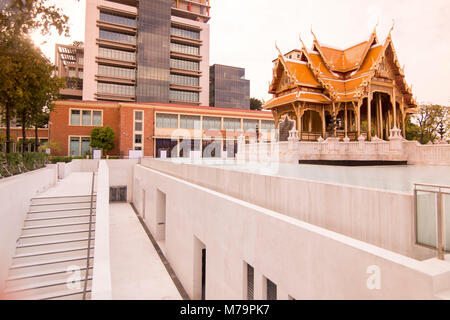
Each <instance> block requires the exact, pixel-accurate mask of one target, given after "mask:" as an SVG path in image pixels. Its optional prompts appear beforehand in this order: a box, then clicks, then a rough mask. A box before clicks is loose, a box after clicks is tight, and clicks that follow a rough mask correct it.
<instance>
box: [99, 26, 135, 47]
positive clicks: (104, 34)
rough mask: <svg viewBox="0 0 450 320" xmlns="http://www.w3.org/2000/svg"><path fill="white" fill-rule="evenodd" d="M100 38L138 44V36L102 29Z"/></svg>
mask: <svg viewBox="0 0 450 320" xmlns="http://www.w3.org/2000/svg"><path fill="white" fill-rule="evenodd" d="M100 39H105V40H111V41H118V42H126V43H131V44H136V36H133V35H130V34H126V33H120V32H112V31H108V30H104V29H100Z"/></svg>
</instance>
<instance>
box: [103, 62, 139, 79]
mask: <svg viewBox="0 0 450 320" xmlns="http://www.w3.org/2000/svg"><path fill="white" fill-rule="evenodd" d="M98 74H99V75H101V76H107V77H115V78H126V79H136V71H135V69H129V68H119V67H111V66H105V65H98Z"/></svg>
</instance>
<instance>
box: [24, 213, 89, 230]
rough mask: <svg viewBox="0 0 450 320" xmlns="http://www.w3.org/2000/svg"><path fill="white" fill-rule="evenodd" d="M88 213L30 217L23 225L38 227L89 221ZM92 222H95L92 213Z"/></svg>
mask: <svg viewBox="0 0 450 320" xmlns="http://www.w3.org/2000/svg"><path fill="white" fill-rule="evenodd" d="M89 220H90V215H89V214H83V215H78V216H76V215H75V216H66V217H65V218H64V217H56V218H32V219H27V220H25V226H24V227H40V226H46V225H57V224H74V223H89ZM92 222H93V223H94V222H95V215H92Z"/></svg>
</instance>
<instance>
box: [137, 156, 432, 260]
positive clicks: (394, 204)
mask: <svg viewBox="0 0 450 320" xmlns="http://www.w3.org/2000/svg"><path fill="white" fill-rule="evenodd" d="M142 164H143V165H145V166H148V167H151V168H154V169H156V170H159V171H162V172H165V173H169V174H171V175H173V176H176V177H179V178H181V179H184V180H187V181H190V182H193V183H196V184H198V185H201V186H204V187H207V188H210V189H212V190H215V191H218V192H221V193H224V194H227V195H230V196H233V197H235V198H238V199H241V200H244V201H247V202H249V203H252V204H255V205H259V206H261V207H264V208H267V209H270V210H274V211H276V212H279V213H281V214H283V215H286V216H289V217H292V218H296V219H298V220H302V221H305V222H308V223H311V224H314V225H317V226H320V227H322V228H326V229H329V230H332V231H335V232H339V233H341V234H344V235H347V236H349V237H352V238H355V239H358V240H361V241H364V242H367V243H371V244H373V245H376V246H379V247H382V248H384V249H387V250H391V251H394V252H397V253H399V254H402V255H406V256H409V257H412V258H415V259H420V260H422V259H427V258H430V257H433V256H435V252H434V251H433V250H431V249H429V248H426V247H423V246H419V245H417V244H416V243H415V226H414V196H413V194H412V193H404V192H395V191H387V190H378V189H371V188H365V187H357V186H350V185H342V184H337V183H328V182H321V181H313V180H307V179H299V178H287V177H280V176H271V175H263V174H258V173H252V172H244V171H235V170H229V169H223V168H218V167H208V166H202V165H193V164H183V163H175V162H171V161H161V160H157V159H143V160H142ZM400 226H401V227H400Z"/></svg>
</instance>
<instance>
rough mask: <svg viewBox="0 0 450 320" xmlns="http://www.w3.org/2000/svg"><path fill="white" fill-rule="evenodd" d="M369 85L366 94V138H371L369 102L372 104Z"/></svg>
mask: <svg viewBox="0 0 450 320" xmlns="http://www.w3.org/2000/svg"><path fill="white" fill-rule="evenodd" d="M370 91H371V90H370V86H369V95H368V96H367V140H368V141H370V140H372V115H371V113H370V112H371V104H372V92H370Z"/></svg>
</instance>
